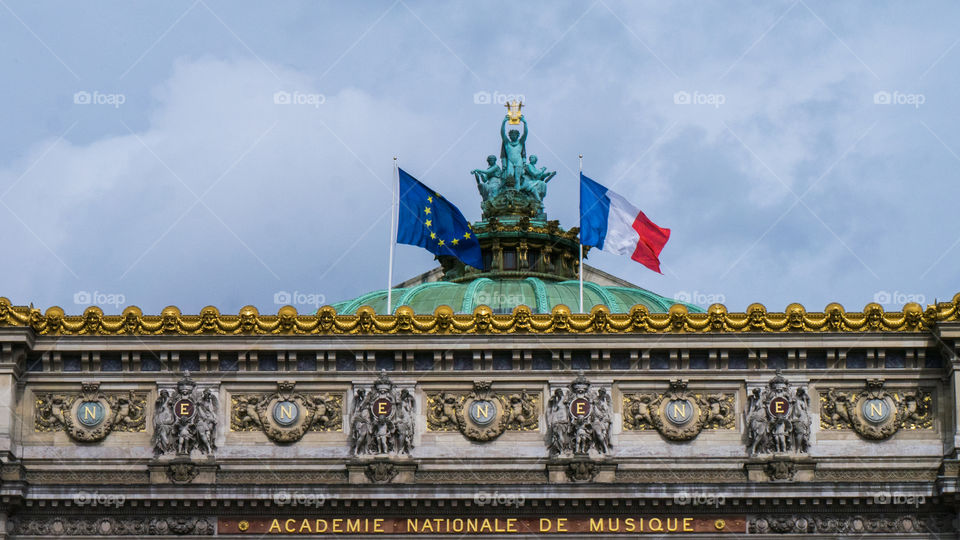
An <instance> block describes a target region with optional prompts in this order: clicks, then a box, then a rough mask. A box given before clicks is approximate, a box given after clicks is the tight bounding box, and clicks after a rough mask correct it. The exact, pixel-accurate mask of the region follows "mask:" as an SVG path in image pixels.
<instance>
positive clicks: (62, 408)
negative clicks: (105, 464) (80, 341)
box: [34, 382, 147, 442]
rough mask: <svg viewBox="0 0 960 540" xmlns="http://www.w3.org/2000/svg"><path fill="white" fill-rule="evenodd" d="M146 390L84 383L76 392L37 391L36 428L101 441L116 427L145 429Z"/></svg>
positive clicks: (80, 439)
mask: <svg viewBox="0 0 960 540" xmlns="http://www.w3.org/2000/svg"><path fill="white" fill-rule="evenodd" d="M146 405H147V396H146V394H145V393H138V392H133V391H129V392H123V393H119V392H118V393H110V394H105V393H103V392H101V391H100V383H98V382H95V383H88V382H85V383H82V385H81V392H80V393H77V394H38V395H37V396H36V416H35V422H34V425H35V429H36V430H37V431H41V432H42V431H61V430H62V431H65V432H66V433H67V435H69V436H70V438H71V439H73V440H75V441H79V442H96V441H102V440H103V439H104V438H106V436H107V435H109V434H110V433H111V432H113V431H128V432H140V431H144V430H145V429H146V413H145V410H146Z"/></svg>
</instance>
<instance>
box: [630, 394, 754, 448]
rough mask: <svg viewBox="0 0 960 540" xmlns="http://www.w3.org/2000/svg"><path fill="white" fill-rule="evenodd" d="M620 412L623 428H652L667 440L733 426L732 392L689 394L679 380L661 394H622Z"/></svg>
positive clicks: (689, 436) (680, 439)
mask: <svg viewBox="0 0 960 540" xmlns="http://www.w3.org/2000/svg"><path fill="white" fill-rule="evenodd" d="M623 411H624V414H623V425H624V428H625V429H628V430H645V429H656V430H657V431H658V432H660V434H661V435H663V436H664V437H665V438H667V439H669V440H671V441H689V440H690V439H693V438H694V437H696V436H697V435H699V434H700V431H702V430H703V429H734V428H735V427H736V420H735V417H734V396H733V394H724V393H716V394H709V395H706V396H704V395H701V394H692V393H690V392H689V391H688V390H687V381H683V380H680V379H677V380H674V381H671V382H670V390H669V391H667V392H666V393H663V394H657V393H646V394H630V395H625V396H624V398H623Z"/></svg>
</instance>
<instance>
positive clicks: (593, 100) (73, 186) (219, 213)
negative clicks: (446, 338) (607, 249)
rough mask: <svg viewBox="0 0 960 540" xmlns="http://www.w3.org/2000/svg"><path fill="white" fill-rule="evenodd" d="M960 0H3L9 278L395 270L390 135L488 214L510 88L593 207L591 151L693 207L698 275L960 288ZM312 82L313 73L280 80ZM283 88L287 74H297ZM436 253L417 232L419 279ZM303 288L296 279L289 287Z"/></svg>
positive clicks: (676, 271)
mask: <svg viewBox="0 0 960 540" xmlns="http://www.w3.org/2000/svg"><path fill="white" fill-rule="evenodd" d="M958 15H960V5H958V4H956V3H947V2H942V3H936V2H930V3H911V4H907V3H899V2H898V3H894V2H891V3H881V2H844V3H835V2H815V1H796V2H790V1H787V2H737V3H733V2H723V3H719V2H718V3H712V4H706V3H703V2H685V3H670V4H666V3H662V2H628V3H620V2H614V1H610V0H602V1H596V2H593V3H591V2H553V1H551V2H524V3H515V2H484V3H453V2H448V3H435V2H429V3H428V2H417V1H412V0H405V1H395V2H362V3H361V2H351V3H333V2H284V3H280V4H277V3H249V2H235V1H232V2H218V1H213V0H202V1H196V2H189V1H188V2H177V1H169V2H162V3H161V2H157V3H135V4H131V3H128V2H97V3H80V4H78V3H75V2H43V3H38V2H20V1H11V0H0V71H2V73H3V81H4V84H3V85H0V103H3V106H2V107H0V125H2V126H3V129H0V231H2V235H0V243H2V248H3V254H4V257H3V259H4V264H3V265H2V266H0V295H2V296H6V297H8V298H10V299H11V300H12V301H13V302H14V303H15V304H28V303H31V302H33V303H34V304H35V305H37V306H38V307H41V308H46V307H47V306H50V305H54V304H56V305H61V306H63V307H64V308H65V309H66V310H67V312H68V313H80V312H82V310H83V309H84V308H85V307H86V303H87V302H88V301H97V302H98V303H100V304H101V305H103V307H104V308H105V310H106V311H107V312H113V313H115V312H119V311H120V310H121V309H122V308H123V307H124V306H125V305H129V304H135V305H138V306H140V307H141V308H143V309H144V311H145V312H158V311H159V310H160V309H161V308H163V307H164V306H166V305H177V306H179V307H180V308H181V309H183V310H184V311H185V312H194V313H195V312H197V311H199V309H200V308H201V307H203V306H205V305H215V306H217V307H219V308H220V309H221V310H222V311H224V312H236V311H237V310H238V309H239V308H240V307H241V306H243V305H246V304H253V305H255V306H257V307H258V308H259V309H260V310H261V312H275V311H276V309H278V307H279V305H277V304H276V303H275V297H276V296H277V295H278V293H282V292H286V293H291V294H292V293H294V292H296V293H298V296H297V297H296V298H295V303H296V304H297V307H298V309H300V310H301V311H311V310H313V309H315V305H316V304H318V303H322V302H324V301H325V302H328V303H332V302H335V301H339V300H343V299H346V298H351V297H354V296H358V295H360V294H362V293H364V292H368V291H370V290H374V289H378V288H383V287H384V286H385V283H386V263H387V255H386V253H387V246H388V228H389V220H388V216H389V205H390V186H391V183H392V178H391V173H392V157H393V156H394V155H398V156H399V157H400V162H401V166H403V167H404V169H405V170H407V171H409V172H410V173H411V174H413V175H415V176H417V177H418V178H419V179H420V180H422V181H423V182H425V183H427V184H428V185H430V186H432V187H434V188H436V189H437V190H439V191H440V192H442V193H444V194H445V196H447V197H448V198H449V199H451V200H453V201H454V202H455V203H457V204H458V205H459V206H460V208H461V209H462V210H463V211H464V213H465V214H466V215H467V217H468V218H469V219H479V215H480V208H479V202H480V199H479V195H478V194H477V192H476V188H475V185H474V182H473V179H472V177H471V176H470V175H469V174H468V172H469V171H470V170H471V169H474V168H477V167H479V166H481V165H483V164H484V158H485V157H486V156H487V155H488V154H493V153H496V152H497V150H498V147H499V146H498V145H499V139H498V137H499V135H498V128H499V123H500V120H501V119H502V117H503V108H502V106H501V105H499V104H496V103H486V101H487V99H486V98H487V97H489V98H490V101H492V102H496V101H497V100H501V99H502V98H503V96H504V95H510V94H518V95H522V96H523V97H524V100H525V103H526V106H525V109H524V111H525V113H526V115H527V119H528V121H529V126H530V137H529V139H528V143H527V148H528V152H529V153H533V154H537V155H538V156H539V157H540V164H542V165H545V166H547V167H548V168H550V169H551V170H552V169H556V170H557V171H558V174H557V176H556V178H555V179H554V180H553V181H552V182H551V184H550V186H551V189H550V192H549V194H548V195H547V198H546V205H547V212H548V214H549V215H550V217H551V218H553V219H559V220H560V222H561V225H562V226H564V227H565V228H569V227H573V226H575V225H576V222H577V214H576V212H577V199H576V197H577V181H576V169H577V154H579V153H583V154H584V169H585V172H587V173H588V174H589V175H590V176H591V177H593V178H594V179H596V180H597V181H599V182H601V183H603V184H605V185H607V186H608V187H611V188H612V189H614V190H615V191H617V192H619V193H621V194H622V195H624V196H625V197H627V198H628V199H630V200H631V201H633V202H634V203H635V204H636V205H637V206H639V207H641V208H642V209H643V210H644V211H645V212H646V213H647V215H648V216H650V217H651V219H653V220H654V221H656V222H657V223H658V224H660V225H662V226H665V227H670V228H671V229H672V231H673V234H672V237H671V239H670V242H669V243H668V244H667V247H666V248H665V250H664V252H663V254H662V256H661V259H662V265H663V270H664V275H663V276H661V275H658V274H654V273H652V272H650V271H648V270H646V269H645V268H644V267H642V266H640V265H638V264H636V263H633V262H632V261H630V260H629V259H627V258H618V257H616V256H613V255H608V254H603V253H598V254H596V255H595V256H592V257H590V260H589V261H588V263H589V264H592V265H594V266H597V267H599V268H601V269H603V270H606V271H608V272H611V273H613V274H616V275H619V276H621V277H623V278H625V279H627V280H629V281H632V282H634V283H636V284H638V285H641V286H643V287H646V288H648V289H651V290H654V291H656V292H659V293H660V294H663V295H665V296H670V297H678V298H681V299H684V300H687V301H692V302H694V303H700V304H709V303H711V302H713V301H722V302H724V303H726V305H727V306H728V307H730V308H731V309H736V310H742V309H744V308H745V307H746V306H747V305H748V304H749V303H751V302H762V303H764V304H765V305H766V306H767V307H768V308H769V309H774V310H782V309H783V308H784V307H785V306H786V305H787V304H788V303H790V302H795V301H796V302H801V303H803V304H804V305H805V306H807V308H808V309H811V310H819V309H822V308H823V307H824V306H825V305H826V304H827V303H828V302H832V301H839V302H841V303H843V304H844V305H845V306H846V307H847V308H848V309H860V308H862V307H863V305H865V304H866V303H868V302H872V301H875V300H877V301H880V302H881V303H883V304H884V307H885V308H887V309H897V308H899V307H900V306H901V305H902V304H903V303H904V302H907V301H913V300H917V301H920V302H921V303H927V302H933V301H934V300H935V299H948V298H950V297H952V296H953V295H954V294H955V293H956V292H957V291H958V290H960V279H958V277H960V270H958V261H960V220H957V219H956V215H957V201H960V181H958V180H960V178H958V177H960V130H958V129H957V125H958V124H960V122H958V120H960V104H958V98H957V90H956V88H957V87H958V86H960V84H958V83H960V80H958V79H960V76H958V73H960V30H958V29H957V26H956V24H955V23H954V21H956V20H957V16H958ZM277 92H287V93H289V95H290V97H291V101H294V103H282V102H281V103H277V102H276V100H275V95H276V93H277ZM281 101H282V100H281ZM433 266H435V263H434V261H433V260H432V255H430V254H429V253H427V252H426V251H423V250H420V249H418V248H414V247H410V246H399V247H398V248H397V253H396V269H395V281H400V280H402V279H404V278H407V277H410V276H413V275H416V274H418V273H420V272H423V271H426V270H429V269H430V268H432V267H433ZM281 296H282V295H281Z"/></svg>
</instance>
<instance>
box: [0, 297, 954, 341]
mask: <svg viewBox="0 0 960 540" xmlns="http://www.w3.org/2000/svg"><path fill="white" fill-rule="evenodd" d="M521 308H522V309H521ZM520 312H522V315H520V316H518V314H520ZM956 320H960V293H958V294H957V295H956V296H954V297H953V300H952V301H950V302H939V303H937V304H931V305H929V306H927V308H926V309H924V308H922V307H921V306H920V305H919V304H916V303H909V304H907V305H905V306H904V308H903V311H902V312H889V313H888V312H885V311H884V310H883V307H882V306H880V305H879V304H875V303H872V304H867V306H866V307H864V310H863V312H862V313H855V312H849V313H848V312H846V311H845V310H844V309H843V306H841V305H840V304H836V303H834V304H829V305H828V306H827V307H826V308H825V309H824V311H823V312H808V311H806V309H805V308H804V307H803V306H801V305H800V304H790V305H789V306H787V310H786V311H785V312H782V313H775V312H768V311H767V308H766V307H764V306H763V305H762V304H751V305H750V306H749V307H748V308H747V311H746V312H745V313H730V312H728V311H727V308H726V307H725V306H723V305H722V304H714V305H712V306H710V307H709V308H708V309H707V312H706V313H689V312H688V310H687V308H686V306H683V305H681V304H675V305H673V306H672V307H671V308H670V310H669V312H668V313H650V311H649V309H648V308H646V307H645V306H643V305H636V306H633V307H632V308H630V310H629V312H628V313H610V312H609V309H607V308H606V307H604V306H595V307H594V308H593V309H591V310H590V313H589V314H575V313H571V310H570V308H569V307H567V306H563V305H558V306H555V307H554V308H553V310H552V312H551V313H549V314H531V313H530V308H529V307H526V306H519V307H517V308H516V309H515V310H514V313H513V314H512V315H495V314H494V313H493V311H492V310H491V309H490V308H489V307H487V306H478V307H477V308H476V309H475V310H474V311H473V313H472V314H463V315H458V314H454V311H453V309H452V308H450V307H449V306H440V307H438V308H437V309H436V310H435V311H434V313H433V314H432V315H414V312H413V310H412V309H411V308H410V307H409V306H401V307H400V308H398V309H397V312H396V314H395V315H378V314H376V313H375V312H374V310H373V308H371V307H369V306H363V307H361V308H360V309H358V310H357V312H356V313H355V314H337V312H336V310H334V309H333V308H332V307H330V306H324V307H322V308H320V309H319V310H318V312H317V313H316V314H315V315H314V314H309V315H302V314H299V313H297V310H296V309H295V308H294V307H292V306H283V307H282V308H280V310H279V311H278V312H277V314H276V315H260V313H259V312H258V311H257V309H256V308H255V307H253V306H246V307H244V308H242V309H241V310H240V313H239V314H238V315H221V314H220V311H219V310H217V308H215V307H212V306H209V307H206V308H203V309H202V310H201V311H200V314H199V315H182V314H181V313H180V310H179V309H178V308H176V307H174V306H170V307H166V308H164V309H163V311H161V313H160V315H144V314H143V312H142V311H141V310H140V308H137V307H136V306H130V307H127V308H126V309H124V310H123V313H122V314H121V315H104V314H103V310H101V309H100V308H98V307H96V306H91V307H88V308H87V309H86V310H84V312H83V315H66V314H65V312H64V311H63V309H62V308H60V307H57V306H54V307H51V308H49V309H47V310H46V312H41V311H40V310H39V309H36V308H32V307H28V306H12V305H11V304H10V300H8V299H6V298H2V297H0V326H22V327H30V328H32V329H33V331H34V332H36V333H37V334H43V335H47V334H54V335H154V334H179V335H186V334H403V333H412V334H469V333H479V334H490V333H494V334H498V333H514V332H534V333H610V334H617V333H651V332H652V333H683V332H889V331H902V332H922V331H926V330H929V329H930V328H931V327H933V325H935V324H936V323H937V322H941V321H956Z"/></svg>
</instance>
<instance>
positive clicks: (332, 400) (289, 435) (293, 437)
mask: <svg viewBox="0 0 960 540" xmlns="http://www.w3.org/2000/svg"><path fill="white" fill-rule="evenodd" d="M295 388H296V383H295V382H293V381H280V382H278V383H277V390H276V391H275V392H273V393H272V394H235V395H233V396H232V397H231V413H230V429H231V430H232V431H263V432H264V433H265V434H266V435H267V437H268V438H269V439H270V440H272V441H275V442H278V443H291V442H296V441H299V440H300V439H301V438H303V436H304V434H305V433H307V432H308V431H340V430H342V429H343V396H342V395H341V394H330V393H324V394H314V395H304V394H302V393H300V392H297V391H296V389H295Z"/></svg>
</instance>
